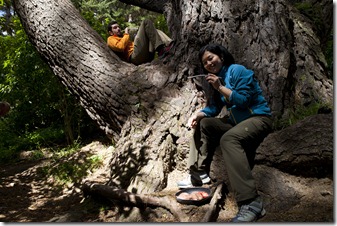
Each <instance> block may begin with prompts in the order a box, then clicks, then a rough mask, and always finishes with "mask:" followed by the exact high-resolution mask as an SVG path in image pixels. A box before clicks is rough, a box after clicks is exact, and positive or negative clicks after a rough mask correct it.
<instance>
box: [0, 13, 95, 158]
mask: <svg viewBox="0 0 337 226" xmlns="http://www.w3.org/2000/svg"><path fill="white" fill-rule="evenodd" d="M10 24H11V29H12V30H13V31H14V33H13V35H4V36H0V48H1V51H2V54H1V55H0V100H1V101H7V102H9V103H10V104H11V110H10V112H9V114H8V115H7V116H5V117H4V118H1V121H0V132H1V136H0V162H4V161H14V160H15V158H16V157H17V155H18V153H19V152H20V151H22V150H35V149H38V148H42V147H49V146H53V145H60V144H64V143H68V144H71V143H72V142H73V141H74V140H75V139H78V138H79V137H83V138H85V137H88V136H91V135H92V134H93V133H97V131H98V128H97V126H96V125H95V124H94V122H93V121H92V120H91V119H90V118H89V116H88V115H87V114H86V113H85V111H84V109H83V108H82V107H81V106H80V105H79V103H78V101H77V100H76V99H75V98H74V97H73V96H72V95H71V94H70V92H69V91H68V90H67V89H66V87H65V86H64V85H62V84H61V83H60V81H59V80H58V78H57V77H56V76H55V75H54V74H53V73H52V71H51V70H50V68H49V67H48V65H47V64H46V63H45V62H44V61H43V60H42V59H41V57H40V55H39V54H38V53H37V51H36V50H35V48H34V47H33V46H32V45H31V43H30V42H29V40H28V38H27V36H26V34H25V32H24V30H23V28H22V26H21V23H20V20H19V18H18V17H17V16H12V17H11V23H10Z"/></svg>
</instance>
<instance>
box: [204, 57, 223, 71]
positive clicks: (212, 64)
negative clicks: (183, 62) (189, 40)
mask: <svg viewBox="0 0 337 226" xmlns="http://www.w3.org/2000/svg"><path fill="white" fill-rule="evenodd" d="M201 61H202V64H203V66H204V68H205V69H206V70H207V71H208V72H210V73H212V74H217V73H219V72H220V70H221V68H222V66H223V62H222V60H221V59H220V57H219V56H218V55H216V54H214V53H212V52H210V51H205V53H204V55H203V56H202V58H201Z"/></svg>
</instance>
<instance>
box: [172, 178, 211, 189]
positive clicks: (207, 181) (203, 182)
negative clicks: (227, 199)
mask: <svg viewBox="0 0 337 226" xmlns="http://www.w3.org/2000/svg"><path fill="white" fill-rule="evenodd" d="M201 181H202V184H208V183H209V182H211V178H209V177H207V178H204V179H202V180H201ZM178 187H179V188H193V187H194V186H193V185H192V184H191V185H178Z"/></svg>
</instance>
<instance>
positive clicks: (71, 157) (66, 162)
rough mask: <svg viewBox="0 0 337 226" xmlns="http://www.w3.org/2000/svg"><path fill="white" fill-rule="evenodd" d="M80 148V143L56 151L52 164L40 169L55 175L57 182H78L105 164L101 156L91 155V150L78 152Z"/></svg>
mask: <svg viewBox="0 0 337 226" xmlns="http://www.w3.org/2000/svg"><path fill="white" fill-rule="evenodd" d="M79 149H80V143H77V142H75V143H74V144H73V145H71V146H69V147H66V148H63V149H61V150H59V151H58V152H56V153H55V154H54V157H53V161H52V163H51V165H48V166H45V167H44V168H43V169H41V170H40V172H41V173H43V174H44V175H45V176H50V177H53V178H54V179H55V180H56V182H57V184H59V185H65V184H68V183H75V184H78V183H80V182H81V180H82V179H83V178H84V177H85V176H87V175H88V173H89V172H90V171H92V170H94V169H96V168H98V167H99V166H101V165H102V164H103V160H102V158H101V156H98V155H91V154H90V153H89V152H86V153H81V154H80V155H77V154H76V153H77V152H78V150H79Z"/></svg>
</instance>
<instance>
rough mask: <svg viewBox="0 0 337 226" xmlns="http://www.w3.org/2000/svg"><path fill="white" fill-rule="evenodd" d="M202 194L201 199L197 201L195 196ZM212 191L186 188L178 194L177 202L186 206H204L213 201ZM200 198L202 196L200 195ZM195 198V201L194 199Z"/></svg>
mask: <svg viewBox="0 0 337 226" xmlns="http://www.w3.org/2000/svg"><path fill="white" fill-rule="evenodd" d="M196 193H199V194H201V196H202V198H201V199H196V198H195V196H194V194H196ZM212 195H213V194H212V191H211V189H210V188H204V187H193V188H185V189H182V190H180V191H179V192H177V193H176V199H177V202H179V203H181V204H186V205H197V206H199V205H204V204H207V203H209V202H210V200H211V199H212ZM198 197H199V198H200V195H198ZM193 198H195V199H193Z"/></svg>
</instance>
